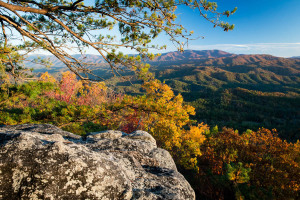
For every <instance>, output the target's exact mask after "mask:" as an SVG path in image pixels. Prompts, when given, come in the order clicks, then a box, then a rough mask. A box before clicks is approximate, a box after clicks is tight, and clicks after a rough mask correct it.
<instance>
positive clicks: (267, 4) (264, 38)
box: [160, 0, 300, 57]
mask: <svg viewBox="0 0 300 200" xmlns="http://www.w3.org/2000/svg"><path fill="white" fill-rule="evenodd" d="M215 1H216V2H217V3H218V6H219V9H220V11H221V10H226V9H233V8H234V7H238V10H237V12H236V13H235V14H234V15H232V16H230V17H229V18H226V17H225V18H223V19H224V21H225V20H226V21H228V22H230V23H232V24H235V29H234V30H233V31H229V32H224V31H223V30H222V29H221V28H213V26H212V25H211V24H210V23H209V22H206V21H205V19H202V18H201V17H200V16H199V14H198V13H197V11H196V10H195V11H193V10H190V9H188V8H180V9H178V12H177V13H178V14H179V16H178V20H179V22H181V23H182V24H183V25H185V27H186V28H187V29H189V30H193V31H194V32H195V36H197V35H201V36H204V37H205V38H204V39H198V40H195V41H191V42H190V44H189V47H188V49H201V50H202V49H220V50H225V51H228V52H232V53H241V54H253V53H259V54H262V53H263V54H272V55H275V56H282V57H291V56H300V0H215ZM162 38H163V37H161V38H160V39H162ZM164 41H165V40H164ZM168 46H169V48H168V51H171V50H175V48H174V46H173V45H171V44H170V45H168Z"/></svg>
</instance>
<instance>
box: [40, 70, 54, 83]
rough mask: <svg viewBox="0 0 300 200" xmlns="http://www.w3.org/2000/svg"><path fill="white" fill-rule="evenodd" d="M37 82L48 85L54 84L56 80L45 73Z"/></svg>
mask: <svg viewBox="0 0 300 200" xmlns="http://www.w3.org/2000/svg"><path fill="white" fill-rule="evenodd" d="M39 81H41V82H50V83H55V82H56V80H55V78H54V77H53V76H51V75H50V74H49V73H48V72H45V73H43V74H42V75H41V77H40V78H39Z"/></svg>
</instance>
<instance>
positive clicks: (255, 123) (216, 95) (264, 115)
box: [25, 50, 300, 141]
mask: <svg viewBox="0 0 300 200" xmlns="http://www.w3.org/2000/svg"><path fill="white" fill-rule="evenodd" d="M37 57H38V56H37V55H32V56H31V57H30V58H29V59H35V58H37ZM74 57H76V58H77V59H80V60H83V61H84V62H93V63H96V64H95V65H93V66H92V67H91V68H92V69H93V70H94V73H95V74H96V75H98V76H102V77H105V78H106V83H107V85H108V86H110V87H112V88H113V89H114V90H116V91H118V92H125V93H129V94H142V90H141V87H140V85H141V81H140V80H135V79H134V78H132V79H131V80H130V81H129V80H128V79H127V78H130V77H132V73H129V72H128V71H125V72H124V73H123V77H113V76H112V74H111V73H110V68H109V66H108V65H107V64H105V62H104V59H103V58H101V57H100V56H97V55H90V54H88V55H84V56H82V55H74ZM43 58H49V60H51V61H52V63H53V67H51V68H50V69H46V68H44V67H42V66H40V65H37V64H30V63H29V62H26V63H25V64H26V66H28V67H33V68H34V72H37V73H41V72H45V71H49V72H50V73H52V74H56V75H57V74H60V72H61V71H64V70H67V68H66V67H64V66H63V64H62V63H61V62H60V61H58V60H57V59H55V58H54V57H53V56H45V57H43ZM147 62H148V63H150V64H151V68H150V71H151V72H152V73H153V74H155V77H156V78H157V79H159V80H161V81H164V82H165V83H167V84H168V85H169V86H171V87H172V89H173V90H174V92H175V93H181V94H182V96H183V97H184V100H185V102H186V103H188V104H191V105H193V106H194V107H195V108H196V113H197V114H196V116H194V119H195V120H197V121H198V122H205V123H207V124H208V125H210V126H215V125H218V126H219V127H223V126H227V127H231V128H234V129H237V130H239V131H241V132H242V131H245V130H246V129H253V130H257V129H258V128H260V127H265V128H269V129H272V128H276V129H277V130H278V131H279V133H280V134H279V136H281V137H282V138H284V139H287V140H290V141H295V140H297V138H298V139H299V137H300V131H299V130H300V126H299V124H300V59H298V58H296V57H293V58H282V57H276V56H271V55H264V54H253V55H243V54H232V53H228V52H224V51H220V50H206V51H196V50H187V51H184V52H182V53H181V52H169V53H163V54H162V55H161V56H160V57H157V58H155V59H154V60H152V61H147Z"/></svg>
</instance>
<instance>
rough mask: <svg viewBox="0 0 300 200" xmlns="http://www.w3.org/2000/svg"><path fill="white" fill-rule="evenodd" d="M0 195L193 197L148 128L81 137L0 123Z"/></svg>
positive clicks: (48, 127) (50, 128) (51, 128)
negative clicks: (127, 132)
mask: <svg viewBox="0 0 300 200" xmlns="http://www.w3.org/2000/svg"><path fill="white" fill-rule="evenodd" d="M0 199H145V200H147V199H149V200H150V199H151V200H152V199H178V200H180V199H195V194H194V191H193V190H192V188H191V186H190V185H189V183H188V182H187V181H186V180H185V179H184V177H183V176H182V175H181V174H180V173H179V172H178V171H177V169H176V165H175V163H174V161H173V159H172V158H171V156H170V154H169V153H168V152H167V151H165V150H163V149H160V148H157V146H156V142H155V139H154V138H153V137H152V136H151V135H150V134H149V133H147V132H144V131H136V132H134V133H132V134H129V135H127V134H124V133H122V132H120V131H113V130H109V131H104V132H99V133H90V134H88V135H87V137H80V136H78V135H74V134H72V133H69V132H66V131H63V130H61V129H59V128H57V127H55V126H53V125H49V124H39V125H30V124H25V125H15V126H1V127H0Z"/></svg>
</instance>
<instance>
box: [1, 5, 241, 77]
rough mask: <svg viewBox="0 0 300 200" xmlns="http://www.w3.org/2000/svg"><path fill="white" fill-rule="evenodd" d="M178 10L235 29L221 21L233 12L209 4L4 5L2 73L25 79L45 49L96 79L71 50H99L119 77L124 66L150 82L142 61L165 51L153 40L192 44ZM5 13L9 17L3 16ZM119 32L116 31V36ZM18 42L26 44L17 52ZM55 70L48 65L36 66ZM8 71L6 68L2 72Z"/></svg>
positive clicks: (181, 45)
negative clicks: (30, 60)
mask: <svg viewBox="0 0 300 200" xmlns="http://www.w3.org/2000/svg"><path fill="white" fill-rule="evenodd" d="M178 6H187V7H189V8H190V9H197V10H198V11H199V14H200V16H201V17H202V18H204V19H206V20H208V21H209V22H211V23H212V24H213V25H214V26H215V27H216V26H218V27H221V28H222V29H224V31H228V30H232V29H233V28H234V26H233V25H230V24H228V23H227V22H223V21H221V17H222V16H226V17H228V16H229V15H232V14H233V13H234V12H235V11H236V8H235V9H233V10H232V11H224V12H219V11H218V10H217V7H218V6H217V3H215V2H210V1H206V0H199V1H189V0H188V1H187V0H175V1H168V0H161V1H154V0H146V1H141V0H136V1H129V0H125V1H123V0H122V1H121V0H117V1H106V0H99V1H95V2H90V1H87V0H79V1H70V0H58V1H57V0H46V1H44V0H36V1H28V0H18V1H8V0H6V1H1V2H0V8H1V10H3V12H2V13H0V22H1V25H2V29H1V30H0V31H1V34H2V35H3V37H1V38H0V52H1V57H0V68H3V66H5V67H4V68H5V70H6V71H7V72H9V74H10V75H12V76H13V77H14V78H17V77H19V75H20V74H21V70H22V68H21V67H20V66H21V63H22V61H23V60H24V55H25V54H27V53H28V52H31V51H34V50H36V49H43V50H45V51H48V52H49V53H51V54H53V55H54V56H55V57H56V58H58V59H59V60H60V61H62V62H63V63H64V64H65V65H66V66H67V67H68V68H69V69H70V70H71V71H72V72H74V73H76V75H77V76H78V77H80V78H81V79H91V78H92V79H95V78H98V80H99V77H96V76H91V73H92V72H91V70H89V69H88V68H87V67H86V66H87V65H90V64H91V63H86V62H85V61H84V60H78V59H76V57H74V56H72V55H69V54H68V52H67V49H70V48H76V49H77V50H79V51H80V53H82V54H83V53H84V51H85V49H86V47H89V48H92V49H94V50H95V51H96V52H97V53H98V54H99V55H101V56H102V57H103V58H104V59H105V61H106V62H107V63H108V64H109V65H110V67H111V71H112V72H113V73H114V74H118V73H119V72H118V69H119V67H120V65H122V66H125V67H127V68H128V69H130V70H132V71H135V72H136V73H137V74H138V76H140V77H143V78H149V76H151V75H150V74H148V73H147V72H148V68H149V66H148V65H147V64H144V63H143V62H142V61H143V60H145V59H153V58H154V57H155V56H154V54H152V53H150V52H149V49H158V50H161V49H165V48H166V47H165V45H164V44H162V45H153V43H152V40H154V39H155V38H157V37H158V35H160V34H162V33H165V34H167V35H168V36H169V38H170V40H171V41H172V42H173V43H174V44H175V45H176V46H177V47H178V50H180V51H183V49H184V46H185V44H187V42H188V40H189V39H191V35H192V31H188V30H186V29H185V28H184V27H183V26H182V25H181V24H179V23H177V21H176V18H177V16H176V14H175V11H176V9H177V7H178ZM3 13H5V14H3ZM112 30H113V31H112ZM16 42H17V43H18V44H21V45H20V46H15V44H16ZM122 48H123V49H124V48H125V49H130V50H134V51H135V52H136V53H138V54H139V56H128V55H124V54H123V53H122V52H121V50H120V49H122ZM37 61H38V62H40V63H41V64H44V65H46V66H49V64H50V63H49V62H48V61H47V60H44V59H41V60H35V62H37ZM1 66H2V67H1Z"/></svg>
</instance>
